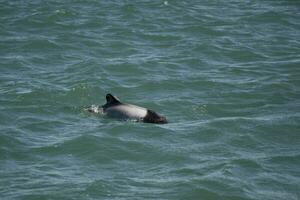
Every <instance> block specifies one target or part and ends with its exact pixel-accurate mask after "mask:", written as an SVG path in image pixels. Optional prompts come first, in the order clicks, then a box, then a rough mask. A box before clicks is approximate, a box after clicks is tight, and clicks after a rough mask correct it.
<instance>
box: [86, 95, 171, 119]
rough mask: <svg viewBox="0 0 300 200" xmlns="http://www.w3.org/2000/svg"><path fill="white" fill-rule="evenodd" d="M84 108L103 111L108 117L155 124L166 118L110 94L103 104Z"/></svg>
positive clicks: (96, 111)
mask: <svg viewBox="0 0 300 200" xmlns="http://www.w3.org/2000/svg"><path fill="white" fill-rule="evenodd" d="M86 110H88V111H90V112H95V113H104V114H107V116H109V117H113V118H118V119H123V120H128V119H129V120H136V121H141V122H145V123H156V124H165V123H167V119H166V118H165V117H163V116H160V115H159V114H157V113H156V112H154V111H152V110H149V109H147V108H143V107H139V106H136V105H131V104H124V103H121V102H120V101H119V100H118V99H117V98H116V97H114V96H113V95H111V94H107V95H106V104H104V105H103V106H91V107H89V108H87V109H86Z"/></svg>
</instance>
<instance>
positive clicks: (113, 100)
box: [106, 94, 121, 104]
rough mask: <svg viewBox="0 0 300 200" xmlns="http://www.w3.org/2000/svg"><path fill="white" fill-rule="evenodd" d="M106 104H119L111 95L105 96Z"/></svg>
mask: <svg viewBox="0 0 300 200" xmlns="http://www.w3.org/2000/svg"><path fill="white" fill-rule="evenodd" d="M106 103H108V104H115V103H121V102H120V101H119V100H118V99H117V98H116V97H114V96H113V95H112V94H107V95H106Z"/></svg>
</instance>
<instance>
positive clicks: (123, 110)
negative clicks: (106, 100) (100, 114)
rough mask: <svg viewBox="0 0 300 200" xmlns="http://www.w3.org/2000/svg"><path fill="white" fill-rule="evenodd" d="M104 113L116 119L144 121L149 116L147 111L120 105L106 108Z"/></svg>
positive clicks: (137, 107) (132, 106) (133, 106)
mask: <svg viewBox="0 0 300 200" xmlns="http://www.w3.org/2000/svg"><path fill="white" fill-rule="evenodd" d="M104 113H106V114H107V115H108V116H110V117H115V118H121V119H134V120H142V119H143V118H144V117H145V116H146V115H147V109H146V108H142V107H139V106H135V105H131V104H118V105H114V106H110V107H107V108H104Z"/></svg>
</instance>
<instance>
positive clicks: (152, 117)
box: [143, 110, 168, 124]
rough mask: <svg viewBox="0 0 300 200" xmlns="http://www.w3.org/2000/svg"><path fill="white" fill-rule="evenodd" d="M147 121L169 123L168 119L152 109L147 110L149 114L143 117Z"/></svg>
mask: <svg viewBox="0 0 300 200" xmlns="http://www.w3.org/2000/svg"><path fill="white" fill-rule="evenodd" d="M143 121H144V122H146V123H155V124H166V123H168V121H167V119H166V118H165V117H163V116H160V115H159V114H157V113H156V112H154V111H152V110H147V114H146V116H145V117H144V119H143Z"/></svg>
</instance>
